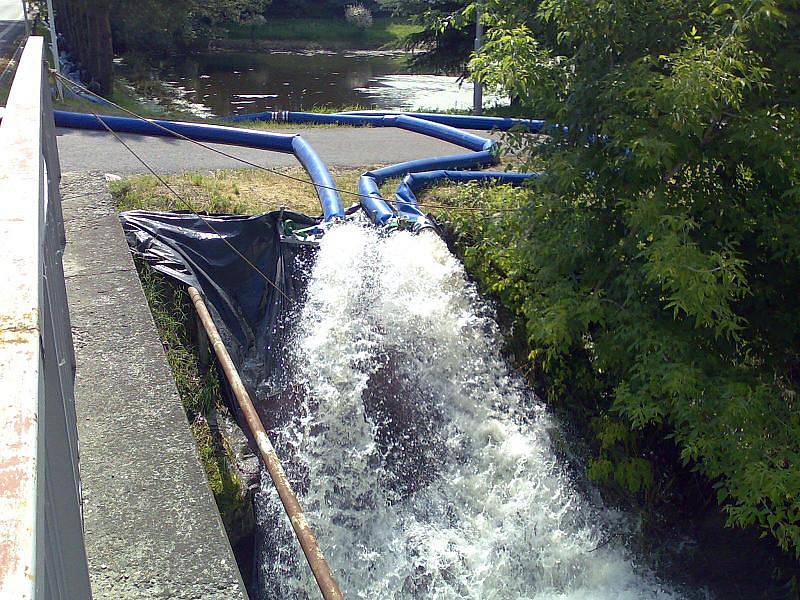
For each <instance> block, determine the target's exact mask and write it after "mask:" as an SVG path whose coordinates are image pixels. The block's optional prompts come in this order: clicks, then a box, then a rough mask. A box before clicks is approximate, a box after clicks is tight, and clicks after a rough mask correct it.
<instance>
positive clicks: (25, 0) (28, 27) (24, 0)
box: [22, 0, 31, 35]
mask: <svg viewBox="0 0 800 600" xmlns="http://www.w3.org/2000/svg"><path fill="white" fill-rule="evenodd" d="M22 14H23V15H24V17H25V35H30V34H31V22H30V20H29V19H28V0H22Z"/></svg>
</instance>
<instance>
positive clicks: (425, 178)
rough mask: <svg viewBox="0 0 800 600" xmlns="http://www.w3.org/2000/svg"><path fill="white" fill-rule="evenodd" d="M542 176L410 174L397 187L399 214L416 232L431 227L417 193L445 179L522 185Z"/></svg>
mask: <svg viewBox="0 0 800 600" xmlns="http://www.w3.org/2000/svg"><path fill="white" fill-rule="evenodd" d="M540 176H541V173H502V172H493V171H448V170H438V171H424V172H420V173H409V174H408V175H406V176H405V177H404V178H403V181H401V182H400V185H398V186H397V191H396V192H395V197H396V205H397V214H398V217H399V218H400V219H401V220H405V221H406V222H408V223H410V225H411V228H412V229H413V230H415V231H416V230H419V229H421V228H423V227H426V226H429V223H428V220H427V218H426V217H425V215H424V214H423V213H422V212H421V211H420V210H419V206H418V205H417V196H416V192H418V191H420V190H422V189H424V188H426V187H428V186H430V185H433V184H434V183H436V182H438V181H442V180H443V179H446V180H447V181H451V182H468V181H493V182H496V183H508V184H511V185H522V184H523V183H525V182H526V181H529V180H530V179H533V178H535V177H540Z"/></svg>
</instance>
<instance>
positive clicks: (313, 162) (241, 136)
mask: <svg viewBox="0 0 800 600" xmlns="http://www.w3.org/2000/svg"><path fill="white" fill-rule="evenodd" d="M54 116H55V124H56V126H57V127H69V128H74V129H91V130H96V131H105V130H106V128H105V127H103V125H102V124H101V123H100V122H99V121H98V120H97V118H96V117H95V116H94V115H87V114H83V113H74V112H65V111H61V110H56V111H54ZM100 118H101V119H102V120H103V122H104V123H105V124H106V125H108V127H109V128H110V129H111V130H112V131H115V132H118V133H135V134H139V135H147V136H158V137H174V136H172V135H171V134H170V133H169V132H170V131H172V132H175V133H177V134H180V135H183V136H185V137H187V138H190V139H192V140H196V141H198V142H212V143H216V144H231V145H236V146H245V147H248V148H258V149H261V150H273V151H276V152H284V153H286V154H294V155H295V156H296V157H297V159H298V161H300V164H301V165H303V168H304V169H305V170H306V172H308V174H309V176H310V177H311V180H312V181H313V182H314V183H315V184H317V188H316V190H317V196H318V197H319V201H320V204H321V205H322V212H323V214H324V219H325V221H331V220H333V219H339V218H344V208H343V206H342V199H341V197H340V196H339V192H338V191H336V189H335V188H336V182H335V181H334V179H333V176H332V175H331V173H330V171H329V170H328V167H327V166H326V165H325V163H324V162H322V159H320V157H319V156H318V155H317V153H316V152H315V151H314V149H313V148H312V147H311V146H310V145H309V144H308V143H307V142H306V141H305V140H304V139H303V138H301V137H300V136H299V135H296V134H292V135H286V134H280V133H270V132H267V131H254V130H249V129H239V128H236V127H224V126H221V125H205V124H202V123H181V122H176V121H166V120H161V119H152V120H146V121H145V120H142V119H135V118H129V117H112V116H106V115H100ZM157 125H160V126H161V127H164V128H165V129H167V130H168V131H164V129H161V128H160V127H158V126H157ZM319 186H324V187H319Z"/></svg>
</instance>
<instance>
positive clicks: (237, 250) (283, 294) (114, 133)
mask: <svg viewBox="0 0 800 600" xmlns="http://www.w3.org/2000/svg"><path fill="white" fill-rule="evenodd" d="M92 115H93V116H94V118H95V119H97V120H98V121H99V122H100V124H101V125H102V126H103V127H104V128H105V129H106V130H107V131H108V132H109V133H110V134H111V135H113V136H114V138H116V140H117V141H118V142H119V143H120V144H122V145H123V146H124V147H125V148H126V149H127V150H128V152H130V153H131V154H132V155H133V156H134V158H136V160H138V161H139V162H140V163H141V164H142V166H143V167H144V168H145V169H147V170H148V171H149V172H150V173H151V174H152V175H153V176H154V177H155V178H156V179H158V181H159V183H160V184H161V185H163V186H164V187H165V188H167V189H168V190H169V191H170V192H171V193H172V195H173V196H175V197H176V198H177V199H178V201H179V202H181V203H182V204H183V205H184V206H186V207H187V208H188V209H189V211H190V212H191V213H193V214H194V215H196V216H197V217H198V218H199V219H200V220H201V221H202V222H203V223H204V224H205V226H206V227H208V229H209V230H210V231H211V232H213V233H214V235H216V236H217V237H219V239H220V240H222V241H223V242H224V243H225V244H226V245H227V246H228V247H229V248H230V249H231V250H233V251H234V253H235V254H236V255H237V256H239V258H241V259H242V260H243V261H245V262H246V263H247V264H248V265H250V266H251V267H252V268H253V270H255V271H256V273H258V274H259V275H260V276H261V277H263V278H264V280H265V281H266V282H267V283H269V284H270V285H271V286H272V287H273V288H275V290H276V291H277V292H278V293H279V294H280V295H281V296H283V297H284V298H286V300H288V301H289V302H291V301H292V300H291V298H289V296H287V295H286V293H285V292H284V291H283V290H282V289H281V288H280V287H278V285H277V284H276V283H275V282H274V281H272V279H270V278H269V277H268V276H267V275H266V273H264V271H262V270H261V269H260V268H258V266H257V265H256V264H255V263H253V261H251V260H250V259H249V258H247V256H245V255H244V254H243V253H242V252H241V251H240V250H239V249H238V248H237V247H236V246H234V245H233V244H232V243H231V242H229V241H228V239H227V238H226V237H225V236H224V235H222V234H221V233H220V232H219V231H218V230H217V228H216V227H214V226H213V225H212V224H211V222H210V221H209V220H208V219H206V218H205V217H204V216H203V215H201V214H200V213H199V212H198V211H196V210H195V209H194V207H193V206H192V205H191V203H190V202H189V201H188V200H186V199H184V198H183V196H181V195H180V194H179V193H178V192H177V191H176V190H175V188H173V187H172V186H171V185H170V184H169V183H168V182H167V181H166V180H165V179H164V178H163V177H161V175H159V174H158V173H156V171H155V170H154V169H153V168H152V167H151V166H150V165H148V164H147V162H146V161H145V160H144V159H143V158H142V157H140V156H139V155H138V154H137V153H136V151H135V150H134V149H133V148H131V147H130V146H129V145H128V144H127V143H125V140H123V139H122V138H121V137H120V136H119V134H117V132H116V131H114V130H113V129H111V127H109V125H108V123H106V122H105V121H103V118H102V117H101V116H100V115H98V114H97V113H94V112H92Z"/></svg>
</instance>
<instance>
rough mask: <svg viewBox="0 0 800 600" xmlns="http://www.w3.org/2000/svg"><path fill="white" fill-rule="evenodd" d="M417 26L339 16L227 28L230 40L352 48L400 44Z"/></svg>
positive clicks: (404, 22)
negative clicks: (361, 23)
mask: <svg viewBox="0 0 800 600" xmlns="http://www.w3.org/2000/svg"><path fill="white" fill-rule="evenodd" d="M421 29H422V28H421V27H420V26H417V25H412V24H410V23H408V22H406V21H404V20H398V19H389V18H383V19H375V21H374V23H373V25H372V27H370V28H368V29H360V28H359V27H357V26H356V25H354V24H352V23H349V22H348V21H345V20H343V19H288V18H287V19H270V20H268V21H266V22H265V23H245V24H239V25H235V26H232V27H229V28H228V30H227V35H226V37H229V38H231V39H242V40H244V39H249V40H270V41H273V40H274V41H303V42H311V43H315V44H318V45H321V46H324V45H325V44H329V43H339V44H341V43H347V44H349V45H351V46H353V47H355V46H367V47H400V46H402V45H403V44H404V43H405V39H406V38H407V37H408V36H409V35H411V34H414V33H418V32H419V31H421Z"/></svg>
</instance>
